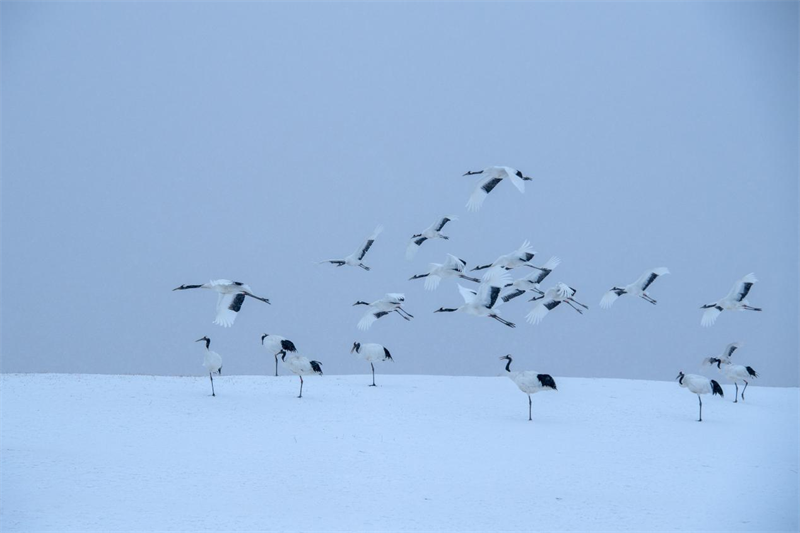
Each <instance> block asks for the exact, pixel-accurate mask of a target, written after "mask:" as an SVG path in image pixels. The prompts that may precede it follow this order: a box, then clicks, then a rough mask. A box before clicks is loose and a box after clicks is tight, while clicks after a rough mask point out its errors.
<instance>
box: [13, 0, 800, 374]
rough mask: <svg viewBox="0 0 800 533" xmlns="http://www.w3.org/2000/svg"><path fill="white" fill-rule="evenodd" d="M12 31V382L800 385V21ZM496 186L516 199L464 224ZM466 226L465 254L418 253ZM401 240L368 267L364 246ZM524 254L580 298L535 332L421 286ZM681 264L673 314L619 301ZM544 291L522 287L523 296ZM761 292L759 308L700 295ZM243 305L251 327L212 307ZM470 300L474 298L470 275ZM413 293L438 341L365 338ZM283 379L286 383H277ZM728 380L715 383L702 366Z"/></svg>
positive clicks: (551, 8)
mask: <svg viewBox="0 0 800 533" xmlns="http://www.w3.org/2000/svg"><path fill="white" fill-rule="evenodd" d="M0 16H1V17H2V22H1V24H2V58H1V59H2V82H0V83H1V85H0V89H1V91H2V95H1V97H2V294H1V297H2V319H1V320H2V332H1V333H2V339H1V342H2V346H1V352H0V354H1V358H0V369H1V370H2V371H3V372H81V373H85V372H88V373H139V374H189V375H200V374H202V373H203V369H202V367H201V362H202V357H203V347H202V345H201V343H195V342H194V341H195V339H198V338H200V337H202V336H204V335H208V336H209V337H211V339H212V345H211V347H212V349H214V350H216V351H218V352H219V353H220V354H221V355H222V357H223V360H224V368H225V370H226V373H227V374H268V375H269V374H271V373H272V372H273V369H274V360H273V358H272V356H271V355H267V354H266V353H265V352H264V351H263V350H262V348H261V346H260V337H261V334H262V333H265V332H267V333H274V334H280V335H283V336H286V337H288V338H290V339H292V340H293V341H294V342H295V343H296V345H297V346H298V348H299V350H300V352H301V353H302V354H304V355H307V356H309V357H311V358H314V359H318V360H320V361H322V363H323V370H324V371H325V372H326V373H330V374H338V373H367V372H369V367H368V365H367V364H366V363H363V362H360V361H358V360H356V359H355V358H354V357H353V356H352V355H351V354H350V353H349V350H350V347H351V346H352V343H353V341H355V340H359V341H361V342H379V343H382V344H384V345H385V346H387V347H388V348H389V349H390V350H391V351H392V354H393V356H394V359H395V363H394V364H390V363H387V364H381V365H380V366H379V368H378V369H377V372H378V373H379V374H380V373H401V374H411V373H414V374H417V373H424V374H452V375H497V374H498V373H499V372H500V371H501V370H502V368H503V365H502V362H500V361H499V360H498V357H500V356H502V355H504V354H506V353H511V354H513V355H514V356H515V367H516V368H517V369H519V370H523V369H532V370H537V371H540V372H547V373H550V374H552V375H553V376H556V377H557V376H587V377H592V376H597V377H620V378H639V379H658V380H670V379H673V378H674V377H675V375H676V374H677V373H678V371H679V370H683V371H686V372H698V371H700V370H701V369H700V366H699V365H700V361H701V359H702V358H704V357H707V356H711V355H716V354H718V353H720V352H721V351H722V349H723V347H724V346H725V345H726V344H728V343H730V342H733V341H737V340H738V341H743V342H744V343H745V346H744V347H743V348H742V349H741V350H739V351H738V352H737V353H736V354H735V356H734V359H735V361H736V362H738V363H741V364H747V365H750V366H753V367H754V368H755V369H756V370H757V371H758V372H759V373H760V375H761V377H760V378H759V380H758V381H757V383H758V384H762V385H783V386H787V385H791V386H796V385H797V384H798V273H799V272H800V269H799V265H798V144H799V139H798V89H799V87H798V4H797V3H796V2H774V3H769V2H752V3H749V2H709V3H694V2H693V3H687V2H680V3H662V2H658V3H633V2H620V3H584V2H576V3H535V4H534V3H503V4H498V3H492V4H488V3H487V4H483V3H468V4H467V3H465V4H456V3H435V4H417V3H387V4H377V3H369V4H367V3H344V4H321V3H297V4H284V3H269V4H265V3H224V4H223V3H115V4H102V3H96V2H91V3H64V4H56V3H8V2H3V3H2V5H1V6H0ZM490 165H509V166H512V167H514V168H518V169H521V170H522V171H523V172H524V173H525V174H526V175H529V176H532V177H533V178H534V181H531V182H528V183H527V191H526V193H525V195H520V194H519V193H518V192H517V191H516V189H514V188H513V187H512V186H511V184H510V183H501V184H500V185H499V186H498V187H497V188H496V189H495V190H494V191H493V192H492V193H491V194H490V195H489V196H488V197H487V199H486V201H485V203H484V205H483V208H482V209H481V210H480V211H478V212H477V213H469V212H467V210H466V209H465V207H464V205H465V203H466V201H467V198H468V197H469V195H470V193H471V191H472V188H473V186H474V182H475V178H473V177H462V174H463V173H464V172H466V171H467V170H478V169H482V168H484V167H487V166H490ZM446 214H449V215H456V216H458V217H459V220H458V221H456V222H453V223H451V224H448V226H447V227H446V230H447V231H445V233H446V234H447V235H449V236H450V237H451V239H450V240H449V241H441V240H436V241H429V242H426V243H425V244H424V245H423V246H422V248H421V249H420V251H419V253H418V254H417V256H416V258H415V259H414V260H413V261H410V262H409V261H406V260H405V259H404V253H405V247H406V244H407V242H408V238H409V237H410V236H411V235H412V234H414V233H417V232H419V231H421V230H423V229H424V228H426V227H427V226H428V225H429V224H431V223H432V222H433V221H434V220H435V219H436V218H437V217H440V216H442V215H446ZM379 223H382V224H384V225H385V226H386V230H385V231H384V233H383V234H382V235H381V236H380V237H379V238H378V240H377V241H376V243H375V245H374V246H373V248H372V250H370V252H369V254H368V255H367V257H366V260H365V263H366V264H368V265H370V266H371V267H372V270H371V271H370V272H365V271H363V270H361V269H357V268H350V267H342V268H336V267H334V266H332V265H317V264H315V262H316V261H319V260H322V259H334V258H342V257H344V256H345V255H347V254H349V253H351V252H352V251H353V250H355V248H356V247H358V246H359V245H360V244H361V243H362V242H363V240H364V238H365V237H366V236H367V235H369V233H370V232H371V231H372V230H373V228H374V227H375V226H376V225H377V224H379ZM525 239H529V240H530V241H531V243H532V244H533V246H534V248H535V249H536V251H537V252H538V253H537V256H536V258H535V259H534V260H533V263H534V264H537V265H541V264H543V263H544V262H545V261H546V260H547V259H548V258H549V257H550V256H552V255H557V256H559V257H560V258H561V259H562V264H561V265H560V266H559V267H558V268H557V269H556V270H555V271H554V272H553V274H552V275H551V276H550V277H549V278H548V279H547V280H546V281H545V283H544V284H543V288H544V289H546V288H548V287H549V286H551V285H553V284H554V283H556V282H557V281H563V282H565V283H568V284H570V285H571V286H573V287H575V288H576V289H577V290H578V293H577V295H576V299H578V300H579V301H581V302H583V303H586V304H587V305H589V306H590V309H589V310H588V311H587V312H586V313H585V314H584V315H583V316H581V315H578V314H577V313H575V312H574V311H572V310H571V309H569V308H564V307H565V306H561V307H559V308H558V309H556V310H554V311H553V312H552V313H550V314H549V315H548V316H547V318H546V319H545V320H544V321H543V322H542V323H541V324H540V325H538V326H532V325H530V324H528V323H526V322H525V319H524V317H525V315H526V314H527V312H528V311H529V310H530V308H531V307H532V304H529V303H526V302H525V300H526V299H527V298H518V299H517V300H514V301H512V302H510V303H508V304H505V305H503V306H502V308H501V313H502V315H503V317H504V318H506V319H508V320H511V321H513V322H516V324H517V327H516V329H510V328H506V327H504V326H502V325H501V324H499V323H497V322H495V321H494V320H489V319H485V318H476V317H472V316H468V315H464V314H461V313H455V314H433V311H434V310H435V309H438V308H439V307H441V306H445V307H457V306H458V305H461V303H462V299H461V297H460V295H459V293H458V290H457V286H456V283H454V282H453V281H450V280H443V281H442V283H441V284H440V286H439V289H438V290H437V291H435V292H426V291H425V290H424V289H423V280H419V281H413V282H412V281H408V278H409V277H410V276H411V275H413V274H418V273H423V272H425V271H426V270H427V266H428V263H430V262H439V263H441V262H443V260H444V258H445V254H446V253H447V252H450V253H453V254H455V255H457V256H459V257H462V258H464V259H465V260H466V261H467V262H468V263H469V266H468V267H472V266H474V265H477V264H483V263H488V262H491V261H493V260H494V259H495V258H496V257H497V256H499V255H501V254H505V253H508V252H510V251H512V250H514V249H516V248H517V247H518V246H519V245H520V244H521V243H522V241H524V240H525ZM659 266H666V267H668V268H669V269H670V271H671V275H668V276H663V277H661V278H659V279H658V280H657V281H656V282H655V283H654V284H653V286H652V288H651V290H650V291H649V293H650V294H651V295H652V296H653V297H654V298H656V299H657V300H658V305H657V306H652V305H650V304H648V303H646V302H644V301H643V300H642V299H639V298H634V297H631V296H626V297H623V298H620V299H619V300H618V301H617V302H616V303H615V305H614V306H613V307H612V308H611V309H609V310H605V309H601V308H599V306H598V303H599V301H600V298H601V296H602V295H603V293H604V292H605V291H606V290H608V289H609V288H610V287H611V286H613V285H620V284H627V283H631V282H632V281H634V280H635V279H636V278H637V277H638V276H639V275H640V274H641V273H642V272H643V271H644V270H646V269H648V268H652V267H659ZM529 271H530V269H517V270H514V271H511V274H512V276H513V277H514V278H517V277H520V276H522V275H525V274H527V273H529ZM749 272H754V273H755V274H756V276H757V277H758V279H759V283H757V284H756V285H755V286H754V287H753V289H752V291H751V293H750V295H749V296H748V300H749V301H750V302H751V304H752V305H755V306H759V307H763V308H764V311H763V312H762V313H750V312H740V313H732V312H724V313H722V315H720V317H719V319H718V320H717V323H716V325H715V326H713V327H711V328H709V329H704V328H701V326H700V317H701V315H702V311H701V310H700V309H699V307H700V306H701V305H702V304H705V303H709V302H713V301H715V300H717V299H719V298H722V297H723V296H725V295H726V294H727V293H728V291H729V289H730V288H731V285H732V284H733V283H734V282H735V281H736V280H737V279H739V278H741V277H742V276H744V275H745V274H747V273H749ZM217 278H227V279H232V280H238V281H242V282H245V283H248V284H250V285H251V287H252V289H253V291H254V292H255V294H258V295H261V296H266V297H268V298H270V300H271V301H272V305H265V304H263V303H261V302H258V301H255V300H252V299H247V300H246V301H245V303H244V306H243V307H242V310H241V312H240V313H239V316H238V318H237V319H236V323H235V324H234V326H233V327H232V328H229V329H226V328H222V327H219V326H216V325H214V324H212V321H213V319H214V316H215V304H216V299H217V296H216V294H215V293H212V292H211V291H204V290H196V291H180V292H172V289H173V288H175V287H177V286H179V285H181V284H183V283H186V284H189V283H192V284H198V283H204V282H207V281H209V280H210V279H217ZM464 284H466V285H469V283H468V282H464ZM386 292H403V293H405V295H406V305H405V306H404V307H405V308H406V309H407V310H408V311H409V312H410V313H412V314H413V315H415V319H414V320H413V321H411V322H406V321H404V320H402V319H400V317H399V316H396V315H390V316H387V317H385V318H382V319H381V320H379V321H378V322H376V323H375V324H373V326H372V328H371V329H370V330H369V331H367V332H361V331H359V330H358V329H357V328H356V323H357V322H358V320H359V318H360V317H361V315H362V314H363V313H364V312H365V308H364V307H352V304H353V303H354V302H355V301H356V300H366V301H373V300H376V299H378V298H380V297H381V296H383V294H384V293H386ZM282 372H283V373H286V371H285V370H282ZM704 373H705V374H706V375H709V376H713V375H716V370H715V369H713V370H712V369H705V370H704Z"/></svg>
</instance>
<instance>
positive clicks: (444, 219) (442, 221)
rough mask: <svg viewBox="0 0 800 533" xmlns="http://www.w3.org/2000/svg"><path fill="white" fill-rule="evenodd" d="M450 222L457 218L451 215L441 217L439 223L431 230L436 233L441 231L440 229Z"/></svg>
mask: <svg viewBox="0 0 800 533" xmlns="http://www.w3.org/2000/svg"><path fill="white" fill-rule="evenodd" d="M451 220H458V218H457V217H454V216H452V215H448V216H446V217H443V218H442V219H441V220H440V221H439V222H437V223H436V225H435V226H434V228H433V229H435V230H436V231H442V228H443V227H444V226H445V224H447V223H448V222H450V221H451Z"/></svg>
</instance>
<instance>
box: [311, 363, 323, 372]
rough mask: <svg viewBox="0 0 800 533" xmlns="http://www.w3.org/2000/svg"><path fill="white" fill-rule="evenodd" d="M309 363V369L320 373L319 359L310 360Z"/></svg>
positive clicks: (320, 364)
mask: <svg viewBox="0 0 800 533" xmlns="http://www.w3.org/2000/svg"><path fill="white" fill-rule="evenodd" d="M309 364H310V365H311V370H313V371H314V373H315V374H322V363H320V362H319V361H310V362H309Z"/></svg>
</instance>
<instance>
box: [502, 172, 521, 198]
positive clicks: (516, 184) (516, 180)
mask: <svg viewBox="0 0 800 533" xmlns="http://www.w3.org/2000/svg"><path fill="white" fill-rule="evenodd" d="M503 170H505V171H506V174H507V175H508V177H509V178H511V183H513V184H514V187H516V188H517V190H518V191H519V192H521V193H524V192H525V181H524V180H523V179H522V178H521V177H520V175H519V174H521V172H519V171H518V170H516V169H513V168H511V167H503ZM518 172H519V174H518Z"/></svg>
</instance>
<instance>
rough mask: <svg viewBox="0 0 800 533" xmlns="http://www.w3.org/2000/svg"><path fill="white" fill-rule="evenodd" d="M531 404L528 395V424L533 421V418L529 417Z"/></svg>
mask: <svg viewBox="0 0 800 533" xmlns="http://www.w3.org/2000/svg"><path fill="white" fill-rule="evenodd" d="M532 404H533V402H531V395H530V394H528V422H530V421H531V420H533V418H532V417H531V405H532Z"/></svg>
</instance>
